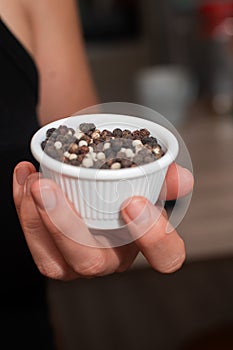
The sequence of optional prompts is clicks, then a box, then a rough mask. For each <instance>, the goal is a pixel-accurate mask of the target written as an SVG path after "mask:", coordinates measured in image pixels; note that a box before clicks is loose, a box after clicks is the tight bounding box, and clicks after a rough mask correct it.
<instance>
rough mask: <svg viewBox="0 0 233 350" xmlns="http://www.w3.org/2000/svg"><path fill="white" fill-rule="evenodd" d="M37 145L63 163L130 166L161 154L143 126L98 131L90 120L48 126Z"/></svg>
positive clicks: (100, 167)
mask: <svg viewBox="0 0 233 350" xmlns="http://www.w3.org/2000/svg"><path fill="white" fill-rule="evenodd" d="M41 147H42V149H43V150H44V152H45V153H46V154H48V155H49V156H50V157H52V158H54V159H56V160H59V161H61V162H63V163H66V164H71V165H74V166H81V167H85V168H95V169H121V168H132V167H135V166H139V165H143V164H147V163H151V162H154V161H156V160H157V159H159V158H161V157H162V156H163V155H164V151H163V149H162V147H161V145H159V143H158V142H157V139H156V138H155V137H153V136H150V132H149V131H148V130H147V129H140V130H134V131H130V130H127V129H124V130H121V129H120V128H116V129H114V130H113V131H110V130H107V129H104V130H102V131H100V130H98V129H96V126H95V124H93V123H81V124H80V125H79V128H77V129H76V130H74V129H73V128H70V127H67V126H65V125H60V126H59V127H57V128H50V129H48V130H47V132H46V139H45V140H44V141H43V142H42V143H41Z"/></svg>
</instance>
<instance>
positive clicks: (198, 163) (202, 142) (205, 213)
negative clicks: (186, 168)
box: [178, 104, 233, 259]
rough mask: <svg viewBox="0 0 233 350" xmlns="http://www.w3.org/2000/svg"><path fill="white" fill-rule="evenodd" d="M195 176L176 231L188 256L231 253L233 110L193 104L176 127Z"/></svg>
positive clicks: (232, 230)
mask: <svg viewBox="0 0 233 350" xmlns="http://www.w3.org/2000/svg"><path fill="white" fill-rule="evenodd" d="M179 132H180V135H181V136H182V138H183V140H184V141H185V144H186V146H187V148H188V150H189V152H190V156H191V159H192V164H193V172H194V178H195V187H194V191H193V195H192V200H191V203H190V206H189V209H188V212H187V214H186V216H185V217H184V219H183V221H182V222H181V224H180V225H179V227H178V230H179V232H180V234H181V235H182V237H183V238H184V240H185V242H186V249H187V258H188V259H196V258H206V257H218V256H225V255H232V254H233V113H232V115H226V116H217V115H214V114H213V113H211V112H209V111H208V109H205V108H204V107H203V106H202V105H201V104H200V105H198V104H197V105H196V106H195V108H194V109H193V111H192V115H191V116H190V118H189V119H187V122H186V123H185V124H184V125H183V126H182V128H181V129H180V130H179Z"/></svg>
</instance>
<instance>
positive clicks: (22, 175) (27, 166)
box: [13, 162, 36, 214]
mask: <svg viewBox="0 0 233 350" xmlns="http://www.w3.org/2000/svg"><path fill="white" fill-rule="evenodd" d="M34 172H36V169H35V167H34V165H33V164H31V163H29V162H20V163H18V164H17V165H16V167H15V169H14V173H13V198H14V203H15V207H16V210H17V212H18V214H19V212H20V206H21V201H22V197H23V193H24V184H25V182H26V179H27V177H28V176H29V175H30V174H32V173H34Z"/></svg>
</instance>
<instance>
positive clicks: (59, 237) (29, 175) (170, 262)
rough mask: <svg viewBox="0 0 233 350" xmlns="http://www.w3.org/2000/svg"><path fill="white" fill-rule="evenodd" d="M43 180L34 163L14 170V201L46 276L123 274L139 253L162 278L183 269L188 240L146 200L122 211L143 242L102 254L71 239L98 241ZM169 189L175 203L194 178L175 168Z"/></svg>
mask: <svg viewBox="0 0 233 350" xmlns="http://www.w3.org/2000/svg"><path fill="white" fill-rule="evenodd" d="M39 178H40V173H38V172H36V169H35V167H34V166H33V165H32V164H31V163H29V162H20V163H19V164H18V165H17V166H16V167H15V169H14V175H13V196H14V202H15V206H16V210H17V213H18V216H19V219H20V223H21V226H22V229H23V232H24V235H25V239H26V241H27V244H28V247H29V249H30V251H31V254H32V257H33V259H34V261H35V263H36V265H37V267H38V269H39V271H40V272H41V273H42V274H43V275H45V276H47V277H49V278H52V279H58V280H63V281H68V280H73V279H76V278H79V277H84V278H91V277H95V276H104V275H108V274H112V273H114V272H123V271H125V270H127V269H128V268H129V267H130V266H131V265H132V263H133V262H134V260H135V258H136V256H137V254H138V253H139V251H141V252H142V254H143V255H144V256H145V258H146V259H147V260H148V262H149V264H150V265H151V266H152V268H154V269H155V270H157V271H160V272H162V273H171V272H174V271H176V270H177V269H179V268H180V267H181V266H182V264H183V262H184V260H185V246H184V242H183V240H182V239H181V238H180V236H179V235H178V233H177V232H176V230H174V229H172V230H171V232H170V233H169V234H168V233H167V225H168V224H169V223H168V219H167V216H166V212H165V211H164V210H163V211H162V213H161V212H160V210H159V209H158V208H157V207H156V206H155V205H153V204H152V203H150V202H149V201H148V200H147V199H146V198H144V197H140V196H136V197H133V198H130V200H128V201H127V202H126V203H124V206H122V210H121V214H122V217H123V219H124V221H125V223H126V224H127V225H128V228H129V231H130V232H131V234H132V235H133V236H134V235H135V234H136V236H138V233H141V232H143V235H140V238H138V239H136V240H135V241H134V242H132V243H129V244H126V245H123V246H120V247H114V248H97V247H94V246H89V245H83V244H80V243H78V242H75V241H74V240H72V239H70V238H68V237H67V235H66V234H65V233H66V232H67V231H70V230H71V231H72V232H78V231H81V232H82V234H83V235H85V236H86V237H87V240H89V242H90V243H91V242H92V241H93V239H94V238H93V236H92V235H91V233H90V231H89V230H88V228H87V226H86V225H85V223H84V221H83V220H82V218H81V217H80V216H79V214H78V213H77V211H75V209H74V207H73V205H72V203H71V202H70V201H69V200H68V199H65V200H64V194H63V192H62V190H61V189H60V187H59V186H58V185H56V184H55V183H54V182H53V181H52V180H50V179H44V178H40V180H39ZM165 183H166V199H169V200H170V199H176V198H177V197H182V196H185V195H186V194H188V193H189V192H190V191H191V190H192V188H193V176H192V174H191V173H190V172H189V171H188V170H187V169H184V168H182V167H180V166H178V165H177V164H175V163H173V164H172V165H171V166H170V167H169V169H168V172H167V175H166V181H165ZM164 193H165V191H162V192H161V196H163V195H164ZM42 197H43V198H42ZM64 218H65V219H64ZM155 218H156V220H155ZM54 222H56V225H55V224H54ZM90 245H91V244H90Z"/></svg>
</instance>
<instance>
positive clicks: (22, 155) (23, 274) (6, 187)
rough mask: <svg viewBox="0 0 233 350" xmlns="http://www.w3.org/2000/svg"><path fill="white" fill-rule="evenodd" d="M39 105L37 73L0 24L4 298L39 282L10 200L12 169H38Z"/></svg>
mask: <svg viewBox="0 0 233 350" xmlns="http://www.w3.org/2000/svg"><path fill="white" fill-rule="evenodd" d="M37 101H38V72H37V67H36V65H35V63H34V61H33V59H32V57H31V56H30V54H29V53H28V52H27V51H26V49H25V48H24V47H23V45H22V44H21V43H20V42H19V41H18V40H17V39H16V37H15V36H14V35H13V34H12V32H11V31H10V30H9V29H8V27H7V26H6V24H4V22H3V21H2V20H1V18H0V118H1V119H0V120H1V127H0V159H1V165H0V168H1V180H0V193H1V197H0V198H1V200H0V222H1V225H2V229H1V238H0V242H1V254H0V257H1V258H0V259H1V260H0V264H1V287H0V288H1V291H5V292H6V293H7V294H8V293H9V291H10V292H13V293H14V288H17V290H19V289H20V288H22V289H24V288H25V286H30V287H31V285H35V286H38V285H37V282H38V281H39V282H40V281H41V278H42V277H41V276H40V274H39V272H38V271H37V269H36V266H35V264H34V262H33V260H32V257H31V254H30V252H29V249H28V247H27V245H26V242H25V240H24V236H23V233H22V230H21V227H20V225H19V222H18V217H17V215H16V211H15V207H14V203H13V196H12V175H13V170H14V166H15V165H16V164H17V163H18V162H19V161H22V160H29V161H32V162H33V163H34V164H35V165H36V166H37V164H36V162H35V161H34V160H33V158H32V155H31V152H30V139H31V137H32V135H33V133H34V132H35V131H36V130H37V129H38V128H39V125H38V122H37V115H36V106H37ZM23 294H24V293H23Z"/></svg>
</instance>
